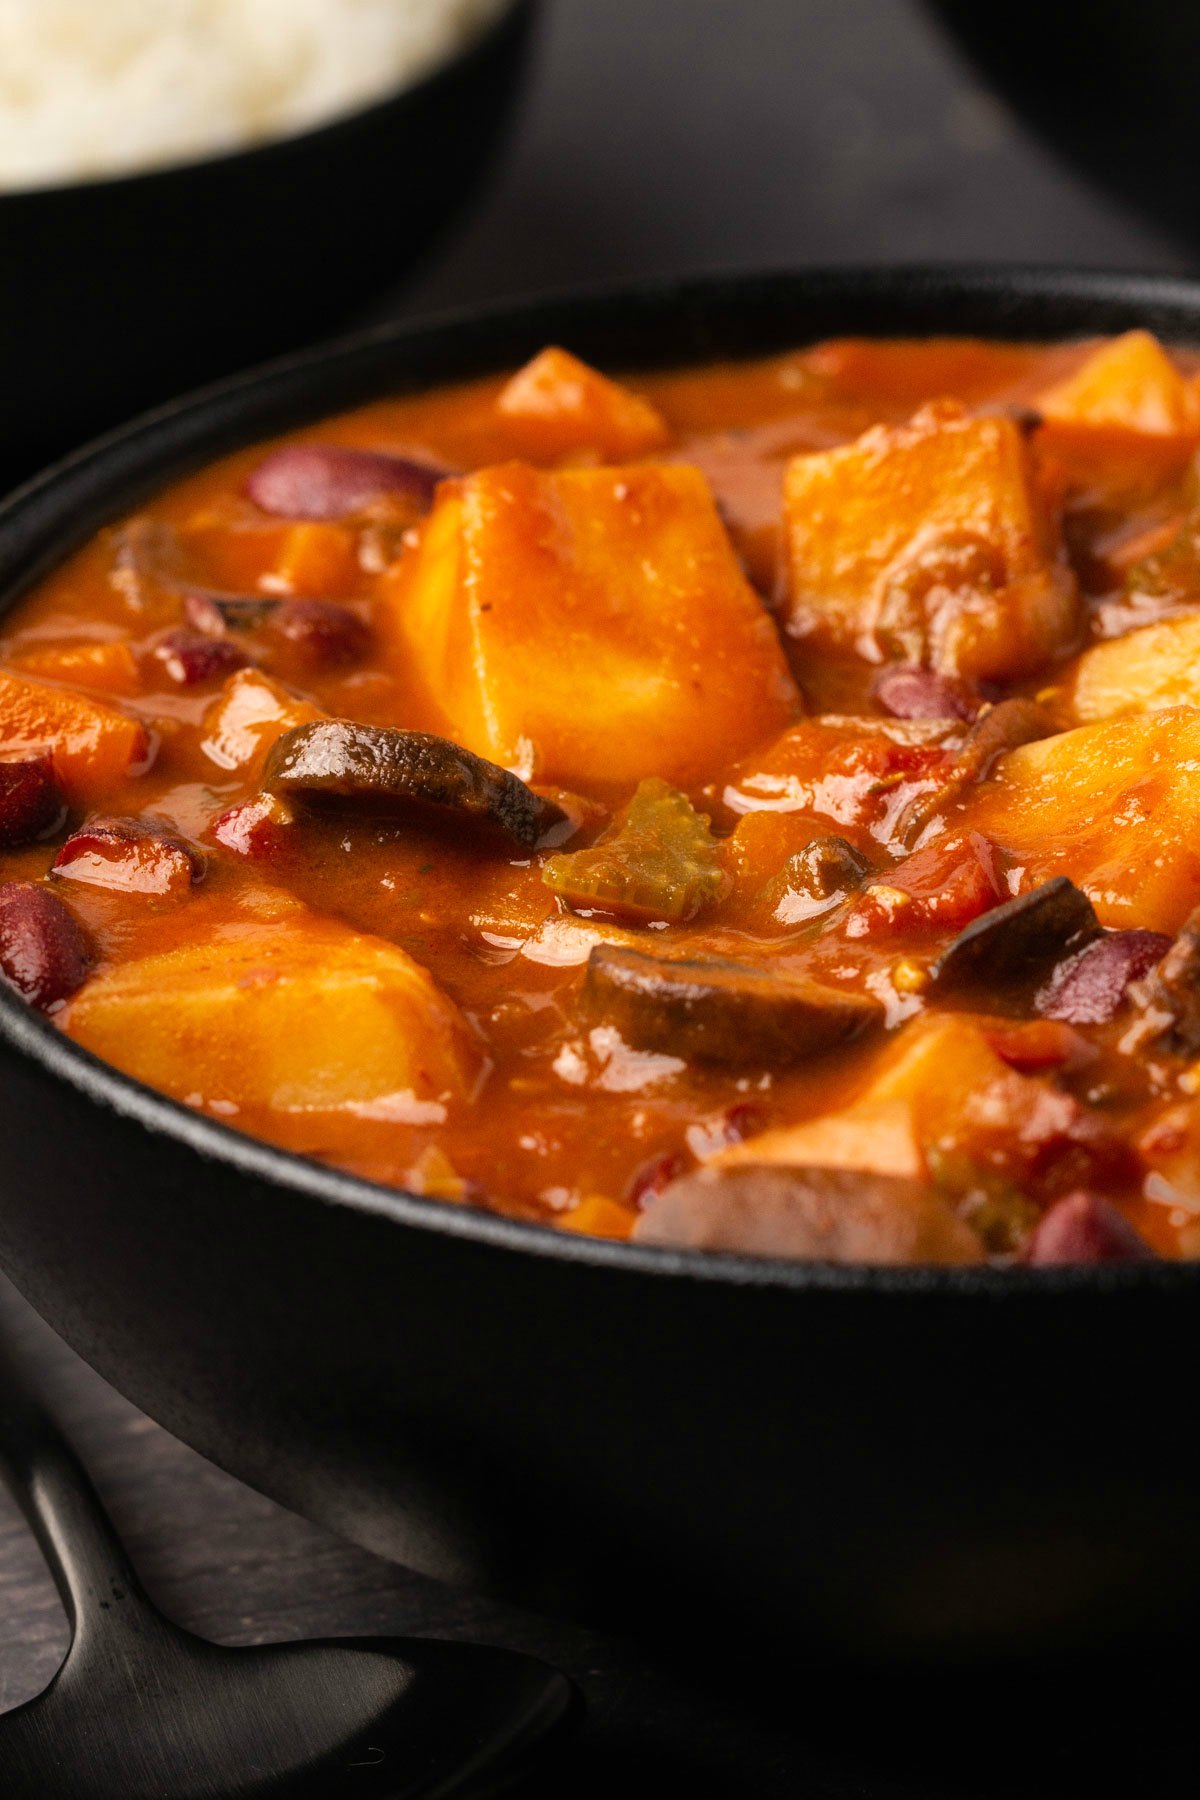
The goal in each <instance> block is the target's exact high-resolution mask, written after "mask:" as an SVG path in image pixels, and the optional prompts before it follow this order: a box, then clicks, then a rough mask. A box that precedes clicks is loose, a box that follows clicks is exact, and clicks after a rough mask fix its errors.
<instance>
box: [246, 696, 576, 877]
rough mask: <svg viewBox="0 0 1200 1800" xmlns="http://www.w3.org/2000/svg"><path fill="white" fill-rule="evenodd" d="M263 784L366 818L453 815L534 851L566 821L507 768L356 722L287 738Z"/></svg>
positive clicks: (297, 729)
mask: <svg viewBox="0 0 1200 1800" xmlns="http://www.w3.org/2000/svg"><path fill="white" fill-rule="evenodd" d="M264 785H265V786H266V787H268V788H270V789H272V790H273V791H274V792H276V793H282V794H292V795H295V796H297V797H298V798H300V799H303V800H308V801H314V800H315V801H330V802H333V803H335V804H340V805H343V806H350V807H354V808H356V809H358V810H360V811H363V812H369V811H399V812H409V811H415V812H418V813H421V812H425V813H431V814H438V813H441V814H443V815H447V816H449V815H452V816H453V817H455V818H458V819H462V820H464V821H465V822H466V823H467V824H470V825H474V826H479V827H483V828H490V829H491V830H493V831H497V832H500V833H503V834H504V835H505V836H507V837H509V838H512V839H513V841H514V842H515V843H518V844H520V845H521V846H522V847H523V848H524V849H527V850H531V849H532V848H533V847H534V845H535V844H537V842H538V841H539V839H541V838H542V837H544V836H545V834H546V832H548V831H549V830H551V829H552V827H553V826H555V825H558V824H560V823H561V822H562V820H563V818H564V816H565V815H564V814H563V811H562V808H561V807H558V806H556V805H555V804H554V802H553V801H552V800H546V799H543V798H542V797H541V796H540V795H538V794H535V793H534V791H533V789H532V788H528V787H526V785H525V783H524V782H523V781H521V780H519V779H518V777H517V776H515V775H511V774H510V773H509V772H508V770H507V769H501V768H498V767H497V765H496V764H495V763H490V762H485V761H484V759H483V757H481V756H476V755H474V754H473V752H472V751H470V750H464V749H463V748H462V746H461V745H459V744H452V743H450V741H449V739H447V738H441V737H434V736H433V735H432V734H431V733H429V732H425V731H399V730H397V729H395V728H394V727H392V726H390V725H358V724H355V723H354V722H353V721H351V720H349V719H329V720H318V721H316V722H314V723H312V724H308V725H296V726H293V728H292V729H291V730H290V731H285V732H284V734H283V736H282V737H281V738H279V739H277V741H276V742H275V744H274V745H273V746H272V748H271V753H270V755H269V756H268V758H267V764H266V770H265V776H264Z"/></svg>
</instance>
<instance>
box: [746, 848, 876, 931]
mask: <svg viewBox="0 0 1200 1800" xmlns="http://www.w3.org/2000/svg"><path fill="white" fill-rule="evenodd" d="M871 873H872V868H871V864H870V863H869V862H868V861H867V859H866V857H865V856H864V855H863V853H862V851H861V850H856V849H855V847H854V845H853V844H850V843H847V841H846V839H845V838H843V837H819V838H814V839H813V840H812V842H811V843H809V844H805V846H804V848H803V850H798V851H797V852H796V854H795V856H789V858H788V860H787V862H786V863H785V864H784V865H783V868H782V869H781V870H780V871H779V873H778V875H776V876H774V877H773V878H772V879H771V880H770V881H769V882H768V883H767V885H766V887H765V888H764V890H763V899H764V900H765V902H766V904H767V905H768V906H769V907H770V909H771V914H772V917H773V918H774V919H775V920H776V921H777V922H778V923H779V924H780V925H799V924H803V922H804V921H805V920H806V919H815V918H818V917H819V916H820V915H821V914H822V913H827V912H829V911H831V909H832V908H833V907H835V906H837V905H838V904H839V902H840V901H842V900H844V899H845V898H846V897H847V895H848V894H851V893H853V892H854V890H855V889H856V888H858V887H860V886H861V885H862V883H863V881H864V880H865V879H866V877H867V876H868V875H870V874H871Z"/></svg>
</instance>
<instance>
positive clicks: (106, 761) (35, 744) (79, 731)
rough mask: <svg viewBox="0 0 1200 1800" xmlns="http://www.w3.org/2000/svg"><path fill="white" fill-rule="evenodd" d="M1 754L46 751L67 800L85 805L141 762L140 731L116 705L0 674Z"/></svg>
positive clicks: (145, 741)
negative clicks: (93, 796)
mask: <svg viewBox="0 0 1200 1800" xmlns="http://www.w3.org/2000/svg"><path fill="white" fill-rule="evenodd" d="M0 750H3V751H7V752H9V753H12V752H18V751H26V750H46V751H48V752H49V754H50V759H51V761H52V762H53V764H54V772H55V775H56V776H57V777H58V780H59V782H60V783H61V784H62V787H63V790H64V792H65V793H66V795H67V797H68V799H71V800H87V799H88V798H89V797H90V796H91V795H93V794H96V793H99V792H101V791H102V790H103V789H104V788H106V787H108V786H110V785H111V784H112V783H113V782H116V781H119V780H120V779H121V778H122V776H125V775H128V774H130V773H131V772H132V771H134V770H136V769H137V767H138V765H139V764H142V763H145V762H146V761H147V759H148V757H149V754H150V739H149V735H148V733H147V731H146V728H145V726H144V725H143V724H142V723H141V722H140V720H138V719H133V718H130V716H129V714H128V713H123V712H120V711H119V710H118V709H117V708H116V707H115V706H109V705H107V704H106V703H105V702H104V701H101V700H94V699H92V697H91V696H90V695H89V694H78V693H73V692H72V691H71V690H70V689H68V688H55V687H43V686H42V684H41V683H40V682H36V681H25V680H23V679H22V678H21V677H20V676H19V675H13V674H10V673H8V672H7V671H6V670H0Z"/></svg>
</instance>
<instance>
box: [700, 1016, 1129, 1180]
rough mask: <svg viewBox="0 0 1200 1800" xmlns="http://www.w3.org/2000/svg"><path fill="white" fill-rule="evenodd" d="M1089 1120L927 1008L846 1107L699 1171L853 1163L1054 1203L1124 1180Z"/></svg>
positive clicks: (965, 1024)
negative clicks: (1085, 1185) (1082, 1188)
mask: <svg viewBox="0 0 1200 1800" xmlns="http://www.w3.org/2000/svg"><path fill="white" fill-rule="evenodd" d="M1126 1161H1127V1153H1126V1152H1125V1150H1124V1146H1123V1145H1122V1143H1121V1141H1120V1139H1119V1138H1117V1137H1116V1136H1115V1135H1114V1134H1113V1133H1112V1131H1111V1129H1110V1128H1109V1126H1108V1125H1107V1124H1106V1122H1105V1121H1103V1120H1102V1119H1101V1118H1100V1117H1099V1116H1098V1115H1096V1114H1092V1113H1089V1112H1088V1110H1087V1109H1086V1108H1085V1107H1083V1106H1082V1105H1081V1104H1080V1103H1079V1101H1077V1100H1075V1099H1074V1098H1073V1097H1072V1096H1071V1095H1069V1094H1066V1093H1063V1092H1061V1091H1059V1090H1058V1089H1056V1088H1055V1087H1053V1086H1052V1085H1051V1084H1050V1083H1049V1082H1048V1081H1046V1080H1044V1079H1040V1078H1038V1077H1036V1076H1032V1075H1023V1074H1021V1073H1019V1072H1018V1071H1017V1070H1016V1069H1014V1068H1012V1067H1010V1066H1009V1064H1008V1063H1007V1062H1005V1060H1004V1059H1003V1058H1002V1057H1001V1056H1000V1055H998V1054H997V1052H996V1050H995V1048H994V1047H993V1045H992V1043H991V1042H990V1041H989V1037H988V1033H987V1031H986V1029H985V1027H984V1022H983V1021H980V1020H977V1019H972V1018H971V1017H970V1016H969V1015H966V1014H961V1013H960V1014H957V1015H955V1014H941V1015H927V1016H926V1017H924V1018H921V1019H917V1020H915V1021H913V1022H912V1023H911V1024H909V1025H908V1026H906V1027H905V1028H904V1030H903V1031H902V1032H901V1033H900V1034H899V1036H898V1037H897V1039H896V1040H895V1042H894V1043H893V1045H892V1046H891V1047H890V1049H889V1050H888V1051H886V1052H885V1053H884V1056H883V1058H882V1060H881V1063H880V1065H879V1067H878V1069H877V1072H876V1074H875V1076H874V1078H873V1079H872V1080H871V1081H870V1083H869V1084H868V1086H867V1088H866V1089H865V1090H864V1091H863V1092H862V1093H861V1094H860V1095H859V1097H858V1099H857V1100H855V1101H854V1102H853V1103H852V1104H851V1105H850V1106H848V1107H846V1108H844V1109H843V1110H842V1111H840V1112H835V1113H830V1114H826V1115H825V1116H823V1117H821V1118H817V1119H813V1120H810V1121H808V1122H806V1123H804V1124H800V1125H794V1126H783V1127H779V1128H776V1129H774V1130H771V1131H766V1132H763V1133H762V1134H761V1135H760V1136H758V1137H752V1138H748V1139H747V1140H746V1141H745V1142H744V1143H741V1144H735V1145H733V1146H732V1147H730V1148H728V1149H725V1150H721V1151H719V1152H718V1153H717V1155H716V1156H714V1157H712V1158H711V1159H710V1161H709V1164H708V1166H709V1167H714V1168H721V1169H729V1168H736V1167H740V1166H742V1165H744V1164H766V1165H771V1166H772V1167H775V1166H782V1167H790V1168H823V1169H842V1170H857V1171H859V1172H861V1173H864V1174H871V1175H883V1176H888V1177H893V1178H896V1179H904V1180H919V1179H925V1180H931V1181H933V1182H935V1184H936V1185H937V1187H938V1188H939V1189H940V1190H941V1191H942V1192H943V1193H944V1194H948V1195H957V1196H961V1197H963V1198H964V1199H965V1198H967V1197H968V1196H972V1195H976V1194H978V1193H980V1192H982V1193H987V1192H994V1191H995V1190H996V1189H997V1188H1001V1189H1002V1188H1003V1187H1005V1186H1008V1185H1011V1186H1013V1187H1015V1188H1017V1189H1020V1190H1023V1191H1032V1192H1035V1193H1036V1194H1037V1195H1038V1196H1039V1197H1041V1198H1052V1197H1054V1196H1055V1195H1057V1194H1059V1193H1064V1192H1067V1191H1069V1189H1070V1188H1071V1187H1074V1186H1077V1185H1078V1184H1079V1182H1080V1180H1081V1179H1083V1180H1087V1181H1089V1182H1090V1181H1093V1180H1095V1181H1099V1182H1101V1183H1103V1184H1107V1183H1108V1182H1109V1181H1111V1180H1112V1179H1113V1178H1114V1176H1116V1177H1122V1176H1125V1175H1127V1173H1128V1170H1127V1167H1126Z"/></svg>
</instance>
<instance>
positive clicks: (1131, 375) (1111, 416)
mask: <svg viewBox="0 0 1200 1800" xmlns="http://www.w3.org/2000/svg"><path fill="white" fill-rule="evenodd" d="M1035 405H1036V406H1037V408H1038V411H1039V412H1040V413H1041V414H1042V415H1043V417H1044V418H1046V419H1048V420H1049V421H1051V423H1053V424H1055V425H1083V426H1101V427H1107V428H1108V429H1110V430H1111V429H1116V430H1123V431H1138V432H1142V433H1144V434H1145V435H1146V436H1148V437H1177V436H1191V435H1193V434H1194V433H1196V432H1198V431H1200V396H1198V395H1197V394H1196V392H1195V391H1194V389H1193V388H1192V387H1191V385H1190V384H1189V383H1188V381H1187V380H1186V379H1185V378H1184V376H1182V375H1181V374H1180V372H1179V370H1178V369H1177V368H1176V367H1175V364H1174V363H1173V362H1172V361H1171V359H1170V357H1169V356H1168V355H1167V353H1166V351H1165V350H1164V349H1163V347H1162V345H1161V344H1160V343H1159V341H1158V339H1157V338H1156V337H1153V336H1152V335H1151V334H1150V332H1148V331H1127V332H1125V333H1124V335H1123V336H1121V337H1117V338H1112V339H1111V340H1110V341H1109V342H1108V343H1106V344H1101V345H1100V347H1099V349H1097V350H1094V351H1093V352H1092V354H1091V355H1090V356H1089V357H1088V359H1087V361H1086V362H1085V363H1084V364H1083V366H1082V367H1081V368H1079V369H1077V370H1076V371H1075V373H1074V374H1073V375H1069V376H1067V378H1066V379H1065V380H1064V381H1059V382H1056V383H1055V385H1054V386H1053V387H1051V388H1047V390H1046V391H1045V393H1043V394H1039V395H1038V398H1037V400H1036V401H1035Z"/></svg>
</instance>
